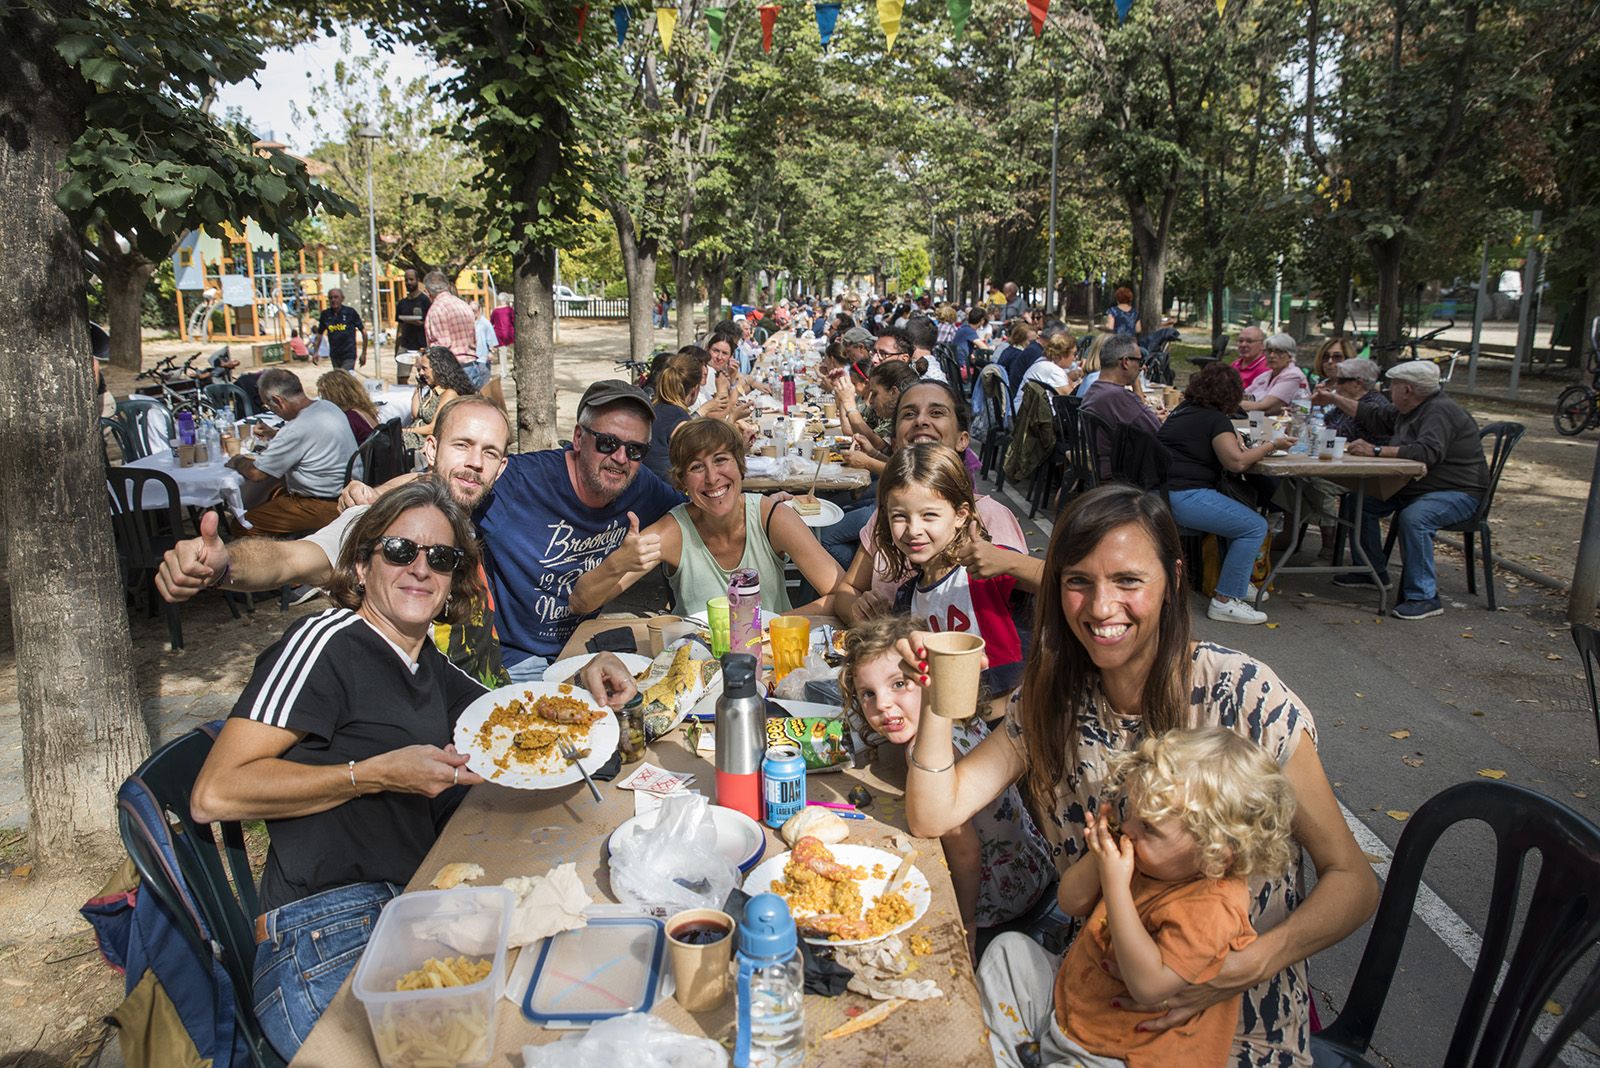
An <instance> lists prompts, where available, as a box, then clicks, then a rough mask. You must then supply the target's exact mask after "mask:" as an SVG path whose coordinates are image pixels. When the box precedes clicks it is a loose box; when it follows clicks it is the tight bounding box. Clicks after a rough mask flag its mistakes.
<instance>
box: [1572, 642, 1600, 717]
mask: <svg viewBox="0 0 1600 1068" xmlns="http://www.w3.org/2000/svg"><path fill="white" fill-rule="evenodd" d="M1572 640H1573V641H1574V642H1575V643H1577V646H1578V655H1579V656H1581V657H1583V674H1584V677H1585V678H1587V679H1588V680H1589V712H1590V714H1592V715H1593V716H1594V731H1595V736H1596V739H1597V740H1600V689H1597V688H1596V685H1595V680H1596V672H1597V671H1600V630H1596V629H1595V628H1594V627H1591V626H1589V625H1588V624H1587V623H1574V624H1573V625H1572Z"/></svg>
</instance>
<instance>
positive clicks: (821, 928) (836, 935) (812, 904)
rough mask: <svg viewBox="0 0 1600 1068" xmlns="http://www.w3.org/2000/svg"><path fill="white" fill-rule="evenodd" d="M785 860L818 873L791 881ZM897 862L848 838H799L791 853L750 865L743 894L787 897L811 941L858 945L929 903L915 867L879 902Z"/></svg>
mask: <svg viewBox="0 0 1600 1068" xmlns="http://www.w3.org/2000/svg"><path fill="white" fill-rule="evenodd" d="M796 858H798V859H796ZM791 861H793V862H794V863H795V864H796V865H798V866H802V867H804V868H805V869H808V870H809V871H810V872H812V873H815V874H816V875H820V876H822V877H821V878H806V879H802V880H797V881H791V880H790V878H789V875H788V874H787V869H788V867H789V864H790V862H791ZM900 861H901V858H900V857H897V856H895V855H894V854H893V853H890V852H887V851H885V850H882V849H877V848H874V847H873V846H864V845H851V844H850V843H848V842H843V843H840V844H839V845H833V846H826V845H823V844H822V843H821V842H820V841H818V840H817V839H815V838H802V839H800V841H798V842H796V843H795V847H794V849H793V850H792V851H791V852H788V853H780V854H778V855H777V856H775V857H768V858H767V859H766V860H764V861H762V862H761V863H760V864H758V865H756V868H755V870H754V871H752V872H751V873H750V874H749V875H748V876H747V877H746V878H745V881H744V892H745V893H747V894H765V893H773V894H777V895H778V896H779V897H781V898H783V899H784V900H785V901H787V902H788V903H789V911H790V912H791V913H792V914H793V915H794V920H795V925H796V926H797V927H799V929H800V936H801V937H802V938H804V939H805V940H806V941H807V942H810V943H811V944H813V945H818V946H858V945H864V944H866V943H868V942H876V941H878V940H879V939H880V938H887V937H888V936H889V935H892V934H899V933H900V932H901V931H904V930H906V929H907V928H909V927H911V926H912V925H913V924H915V923H916V922H917V921H918V920H920V919H922V917H923V916H924V915H926V914H927V911H928V906H929V905H931V904H932V903H933V888H932V887H930V886H929V885H928V877H927V876H926V875H923V874H922V872H921V871H919V870H918V869H917V868H916V866H915V865H913V866H912V868H911V870H910V871H909V872H908V873H907V874H906V877H905V879H903V880H902V881H901V883H900V887H899V889H898V890H896V891H895V894H894V895H891V897H890V899H888V900H885V901H882V902H881V903H880V900H879V899H880V898H882V897H883V896H884V895H883V891H884V888H885V887H886V886H887V885H888V883H889V880H890V879H892V878H894V874H895V872H896V870H898V869H899V867H900ZM896 898H897V899H898V900H896Z"/></svg>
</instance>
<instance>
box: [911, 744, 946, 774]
mask: <svg viewBox="0 0 1600 1068" xmlns="http://www.w3.org/2000/svg"><path fill="white" fill-rule="evenodd" d="M906 759H907V760H909V761H911V763H912V764H913V765H915V766H916V767H919V768H921V769H922V770H923V771H926V772H928V773H929V774H932V775H938V774H939V773H940V772H945V771H949V770H950V769H951V768H953V767H955V766H956V758H955V757H954V756H952V757H951V758H950V763H948V764H946V765H945V766H944V767H942V768H930V767H928V765H926V764H924V763H923V762H922V761H920V760H918V759H917V754H916V753H914V752H912V751H911V747H910V746H907V747H906Z"/></svg>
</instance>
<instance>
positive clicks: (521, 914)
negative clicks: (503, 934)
mask: <svg viewBox="0 0 1600 1068" xmlns="http://www.w3.org/2000/svg"><path fill="white" fill-rule="evenodd" d="M500 885H501V886H503V887H505V888H506V889H508V890H510V891H511V892H512V893H513V894H516V895H517V907H516V909H515V910H514V911H513V912H512V913H511V937H510V938H509V939H507V941H506V946H507V947H508V948H513V949H514V948H516V947H517V946H525V945H528V944H529V943H531V942H537V941H538V940H539V939H541V938H549V937H550V936H551V935H553V934H556V933H557V932H559V931H570V930H573V929H574V928H577V927H582V926H584V925H585V924H586V923H587V922H588V921H587V920H585V919H584V917H583V910H584V909H585V908H587V907H588V906H589V905H590V904H591V903H592V899H591V898H590V897H589V892H588V891H587V890H585V889H584V888H583V883H582V881H580V880H579V878H578V866H577V865H576V864H560V865H557V866H556V867H554V868H551V869H550V871H549V872H548V873H547V874H545V875H518V876H514V877H512V878H510V879H507V880H506V881H505V882H503V883H501V884H500Z"/></svg>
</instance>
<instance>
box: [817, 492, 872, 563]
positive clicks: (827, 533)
mask: <svg viewBox="0 0 1600 1068" xmlns="http://www.w3.org/2000/svg"><path fill="white" fill-rule="evenodd" d="M877 506H878V501H877V498H876V497H864V498H862V499H861V500H859V501H856V502H855V503H854V506H853V507H847V508H846V509H845V512H844V518H842V519H840V520H839V521H838V522H837V523H835V524H833V525H832V526H830V527H823V528H822V529H821V530H820V531H818V536H817V540H818V541H820V542H822V547H823V548H824V549H826V550H828V555H829V556H831V557H833V558H834V559H835V560H837V561H839V566H840V567H842V568H844V569H845V570H846V571H849V570H850V562H851V561H852V560H854V559H855V558H856V550H857V549H859V548H861V528H862V527H865V526H866V525H867V520H868V519H871V518H872V513H873V510H874V509H875V508H877Z"/></svg>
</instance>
